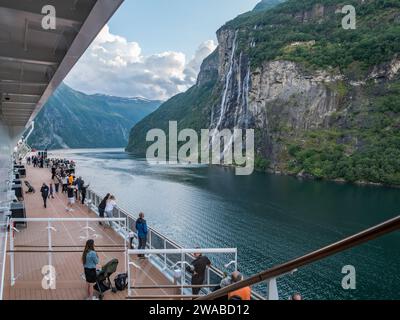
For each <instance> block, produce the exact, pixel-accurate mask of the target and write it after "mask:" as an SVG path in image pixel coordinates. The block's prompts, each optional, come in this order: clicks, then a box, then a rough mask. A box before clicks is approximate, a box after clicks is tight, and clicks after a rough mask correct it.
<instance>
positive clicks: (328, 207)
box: [68, 151, 400, 299]
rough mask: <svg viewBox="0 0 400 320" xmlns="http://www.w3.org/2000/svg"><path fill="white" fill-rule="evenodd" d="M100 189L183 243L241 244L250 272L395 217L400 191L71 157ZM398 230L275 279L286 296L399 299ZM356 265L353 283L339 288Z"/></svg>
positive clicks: (121, 157) (105, 155)
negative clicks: (352, 287)
mask: <svg viewBox="0 0 400 320" xmlns="http://www.w3.org/2000/svg"><path fill="white" fill-rule="evenodd" d="M68 157H69V158H72V159H74V160H76V161H77V162H78V168H79V169H78V173H79V174H81V175H82V176H84V177H85V179H86V181H90V182H91V184H92V188H93V189H94V190H96V191H97V192H100V193H106V192H112V193H114V194H115V195H116V196H117V200H118V204H119V205H120V206H121V207H123V208H126V209H128V210H129V211H131V212H135V213H136V212H139V211H144V212H145V214H146V218H147V220H148V223H149V224H151V226H153V227H154V228H156V229H157V230H159V231H160V232H162V233H164V234H165V235H167V236H169V237H171V238H172V239H174V240H176V241H177V242H178V243H180V244H182V245H184V246H186V247H193V246H196V245H201V246H205V247H237V248H238V250H239V267H240V269H241V270H242V271H243V272H244V273H245V274H246V275H251V274H254V273H256V272H259V271H262V270H264V269H266V268H269V267H272V266H274V265H276V264H279V263H282V262H285V261H287V260H289V259H292V258H295V257H298V256H301V255H303V254H305V253H308V252H310V251H312V250H315V249H318V248H320V247H321V246H324V245H327V244H329V243H331V242H334V241H337V240H340V239H342V238H344V237H346V236H348V235H351V234H353V233H356V232H358V231H361V230H363V229H366V228H368V227H371V226H373V225H375V224H378V223H380V222H383V221H384V220H386V219H389V218H392V217H394V216H396V215H398V214H399V212H400V197H399V196H400V190H398V189H389V188H378V187H368V186H367V187H359V186H354V185H347V184H336V183H330V182H315V181H299V180H297V179H295V178H291V177H285V176H274V175H268V174H262V173H254V174H253V175H251V176H248V177H239V176H235V174H234V171H233V170H231V169H228V168H221V167H169V166H168V167H154V166H149V165H148V164H147V163H146V162H145V161H142V160H138V159H134V158H132V157H131V156H129V155H127V154H125V153H123V152H100V151H98V152H85V151H80V152H79V153H76V154H70V155H68ZM399 245H400V233H399V232H397V233H393V234H391V235H387V236H384V237H382V238H380V239H378V240H374V241H372V242H370V243H368V244H366V245H363V246H360V247H357V248H355V249H352V250H349V251H346V252H344V253H340V254H337V255H335V256H333V257H331V258H328V259H325V260H323V261H321V262H318V263H314V264H313V265H311V266H308V267H305V268H302V269H300V270H298V271H297V272H296V273H295V274H294V275H290V276H286V277H284V278H282V279H280V280H279V281H278V288H279V292H280V295H281V298H283V299H286V298H287V297H288V296H290V295H291V294H292V293H294V292H300V293H301V294H302V295H303V296H304V298H306V299H400V252H399ZM345 265H353V266H354V267H355V268H356V272H357V273H356V284H357V289H356V290H350V291H347V290H344V289H343V288H342V285H341V281H342V278H343V277H344V275H343V274H342V273H341V270H342V268H343V266H345Z"/></svg>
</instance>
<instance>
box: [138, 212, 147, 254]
mask: <svg viewBox="0 0 400 320" xmlns="http://www.w3.org/2000/svg"><path fill="white" fill-rule="evenodd" d="M135 227H136V231H137V236H138V241H139V243H138V249H139V250H141V249H143V250H144V249H146V243H147V233H148V228H147V222H146V220H144V213H143V212H141V213H139V219H137V220H136V226H135ZM138 257H139V258H141V259H145V258H146V256H145V255H144V254H139V255H138Z"/></svg>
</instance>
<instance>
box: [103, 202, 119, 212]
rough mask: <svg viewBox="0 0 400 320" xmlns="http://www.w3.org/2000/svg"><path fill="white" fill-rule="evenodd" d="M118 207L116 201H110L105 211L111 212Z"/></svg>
mask: <svg viewBox="0 0 400 320" xmlns="http://www.w3.org/2000/svg"><path fill="white" fill-rule="evenodd" d="M116 205H117V203H116V202H115V201H114V200H108V201H107V204H106V209H105V211H107V212H111V211H113V210H114V207H115V206H116Z"/></svg>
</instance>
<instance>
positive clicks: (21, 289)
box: [4, 166, 176, 300]
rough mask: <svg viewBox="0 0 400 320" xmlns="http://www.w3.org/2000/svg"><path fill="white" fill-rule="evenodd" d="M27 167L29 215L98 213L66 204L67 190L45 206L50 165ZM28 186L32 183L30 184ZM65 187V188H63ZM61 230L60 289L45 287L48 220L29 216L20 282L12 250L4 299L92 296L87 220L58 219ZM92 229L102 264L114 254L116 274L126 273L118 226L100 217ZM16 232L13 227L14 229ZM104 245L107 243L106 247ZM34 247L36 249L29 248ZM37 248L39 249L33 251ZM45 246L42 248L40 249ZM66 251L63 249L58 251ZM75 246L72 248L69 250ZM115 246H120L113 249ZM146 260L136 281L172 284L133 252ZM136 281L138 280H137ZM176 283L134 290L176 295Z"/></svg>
mask: <svg viewBox="0 0 400 320" xmlns="http://www.w3.org/2000/svg"><path fill="white" fill-rule="evenodd" d="M26 167H27V175H26V178H25V179H24V180H26V181H29V182H30V183H31V184H32V186H34V188H35V189H36V193H24V200H25V208H26V216H27V218H28V219H29V218H97V216H96V214H95V213H94V212H93V211H91V210H90V209H88V207H87V206H84V205H81V204H78V203H76V204H75V206H74V211H73V212H67V211H66V210H65V208H66V203H67V197H66V195H65V194H63V193H61V192H60V193H55V196H54V199H49V200H48V204H47V209H45V208H44V207H43V200H42V197H41V194H40V187H41V185H42V183H43V182H45V183H47V184H48V185H49V184H50V183H51V174H50V171H49V169H46V168H44V169H40V168H33V167H31V166H26ZM24 190H25V191H26V190H27V188H26V187H25V186H24ZM60 191H61V190H60ZM53 225H54V226H55V229H56V230H57V231H55V232H53V234H54V235H53V247H54V253H52V257H53V258H52V259H53V263H52V264H53V265H54V267H55V269H56V289H55V290H45V289H43V287H42V279H43V277H44V276H43V274H42V267H43V266H44V265H46V264H48V263H47V259H48V252H47V249H48V248H47V230H46V223H37V222H28V223H27V226H26V227H20V226H17V229H18V230H19V232H14V233H13V234H14V243H15V251H16V252H15V253H14V260H15V261H14V268H15V278H16V280H15V284H14V286H11V274H10V252H9V254H8V255H7V261H6V275H5V287H4V299H6V300H82V299H85V297H86V282H85V280H84V279H83V278H82V274H83V267H82V263H81V251H82V250H83V247H82V246H83V245H84V243H85V241H86V237H85V236H83V234H84V233H85V232H84V231H83V229H84V228H85V224H84V223H82V222H60V223H58V224H53ZM90 227H91V229H90V233H91V235H93V236H94V238H95V239H96V240H95V242H96V249H97V251H98V255H99V260H100V264H102V265H103V264H105V263H107V262H108V261H110V260H111V259H113V258H117V259H118V260H119V265H118V270H117V272H116V273H114V275H113V276H112V277H111V280H113V278H114V277H115V275H117V274H119V273H123V272H124V270H125V268H124V254H125V253H124V252H125V251H124V239H123V238H122V237H121V236H120V235H119V234H117V233H116V232H115V231H114V230H113V229H111V228H108V227H103V226H100V225H99V224H98V223H97V222H96V223H95V224H94V223H92V224H91V225H90ZM10 234H11V233H10ZM102 246H103V247H102ZM28 251H30V252H28ZM32 251H35V252H32ZM40 251H42V252H40ZM57 251H62V252H57ZM66 251H71V252H66ZM112 251H114V252H112ZM132 261H133V262H134V263H135V264H136V265H137V266H140V268H141V269H140V271H138V270H135V269H136V268H131V272H132V274H131V277H132V279H133V282H134V284H135V285H139V284H140V285H149V286H154V285H171V284H172V283H170V281H169V280H168V279H167V278H166V277H165V276H164V275H163V274H162V273H161V272H160V271H159V270H158V269H157V268H155V267H154V266H153V265H152V264H151V263H150V262H149V261H147V260H140V259H138V258H132ZM132 285H133V283H132ZM174 290H175V289H151V290H146V291H145V292H144V290H132V292H131V296H133V297H134V296H137V295H144V294H146V295H151V296H162V295H173V294H176V292H175V291H174ZM126 297H127V290H125V291H118V292H117V293H113V292H111V291H108V292H107V293H106V294H105V295H104V300H114V299H126Z"/></svg>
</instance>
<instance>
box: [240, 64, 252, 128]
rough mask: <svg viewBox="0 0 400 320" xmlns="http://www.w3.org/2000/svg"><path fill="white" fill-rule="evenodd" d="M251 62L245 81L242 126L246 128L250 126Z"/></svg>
mask: <svg viewBox="0 0 400 320" xmlns="http://www.w3.org/2000/svg"><path fill="white" fill-rule="evenodd" d="M250 73H251V70H250V62H249V63H248V65H247V73H246V77H245V79H244V81H243V104H242V106H243V107H242V113H243V116H244V121H243V122H242V128H243V126H244V128H245V129H247V128H248V127H249V91H250ZM242 119H243V117H242Z"/></svg>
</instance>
